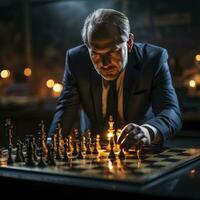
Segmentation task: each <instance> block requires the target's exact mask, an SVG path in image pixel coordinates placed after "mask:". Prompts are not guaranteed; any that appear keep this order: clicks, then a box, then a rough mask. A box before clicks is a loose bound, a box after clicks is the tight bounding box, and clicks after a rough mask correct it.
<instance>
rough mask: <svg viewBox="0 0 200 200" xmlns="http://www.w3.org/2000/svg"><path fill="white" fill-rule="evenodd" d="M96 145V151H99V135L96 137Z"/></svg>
mask: <svg viewBox="0 0 200 200" xmlns="http://www.w3.org/2000/svg"><path fill="white" fill-rule="evenodd" d="M96 145H97V149H101V145H100V135H99V134H97V135H96Z"/></svg>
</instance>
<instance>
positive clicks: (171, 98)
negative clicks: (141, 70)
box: [146, 50, 182, 142]
mask: <svg viewBox="0 0 200 200" xmlns="http://www.w3.org/2000/svg"><path fill="white" fill-rule="evenodd" d="M167 59H168V54H167V51H166V50H163V51H162V53H161V56H160V59H159V63H158V67H157V68H156V70H155V73H154V78H153V87H152V96H151V98H152V109H153V112H154V114H155V117H154V118H152V119H151V120H149V121H148V122H146V123H147V124H150V125H152V126H154V127H155V128H157V130H158V132H159V133H161V134H162V138H163V140H164V141H165V140H166V139H167V138H168V137H170V136H174V135H175V133H176V132H177V131H179V130H180V129H181V126H182V118H181V112H180V107H179V103H178V99H177V96H176V92H175V89H174V87H173V84H172V79H171V74H170V71H169V66H168V63H167ZM164 141H163V142H164Z"/></svg>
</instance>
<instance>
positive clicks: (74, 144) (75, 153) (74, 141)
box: [72, 139, 77, 156]
mask: <svg viewBox="0 0 200 200" xmlns="http://www.w3.org/2000/svg"><path fill="white" fill-rule="evenodd" d="M72 156H77V146H76V140H75V139H74V140H73V151H72Z"/></svg>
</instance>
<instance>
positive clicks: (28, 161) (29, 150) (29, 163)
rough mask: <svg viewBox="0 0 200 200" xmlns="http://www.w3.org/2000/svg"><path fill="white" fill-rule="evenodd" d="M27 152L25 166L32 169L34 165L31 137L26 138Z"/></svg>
mask: <svg viewBox="0 0 200 200" xmlns="http://www.w3.org/2000/svg"><path fill="white" fill-rule="evenodd" d="M26 145H27V152H26V161H25V163H26V166H29V167H34V166H35V165H36V163H35V160H34V152H33V135H28V136H27V143H26Z"/></svg>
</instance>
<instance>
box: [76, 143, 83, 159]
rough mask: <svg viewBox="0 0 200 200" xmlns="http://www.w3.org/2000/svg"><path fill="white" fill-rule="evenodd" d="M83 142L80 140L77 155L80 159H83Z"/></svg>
mask: <svg viewBox="0 0 200 200" xmlns="http://www.w3.org/2000/svg"><path fill="white" fill-rule="evenodd" d="M81 150H82V143H81V141H79V143H78V155H77V158H78V159H83V155H82V151H81Z"/></svg>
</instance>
